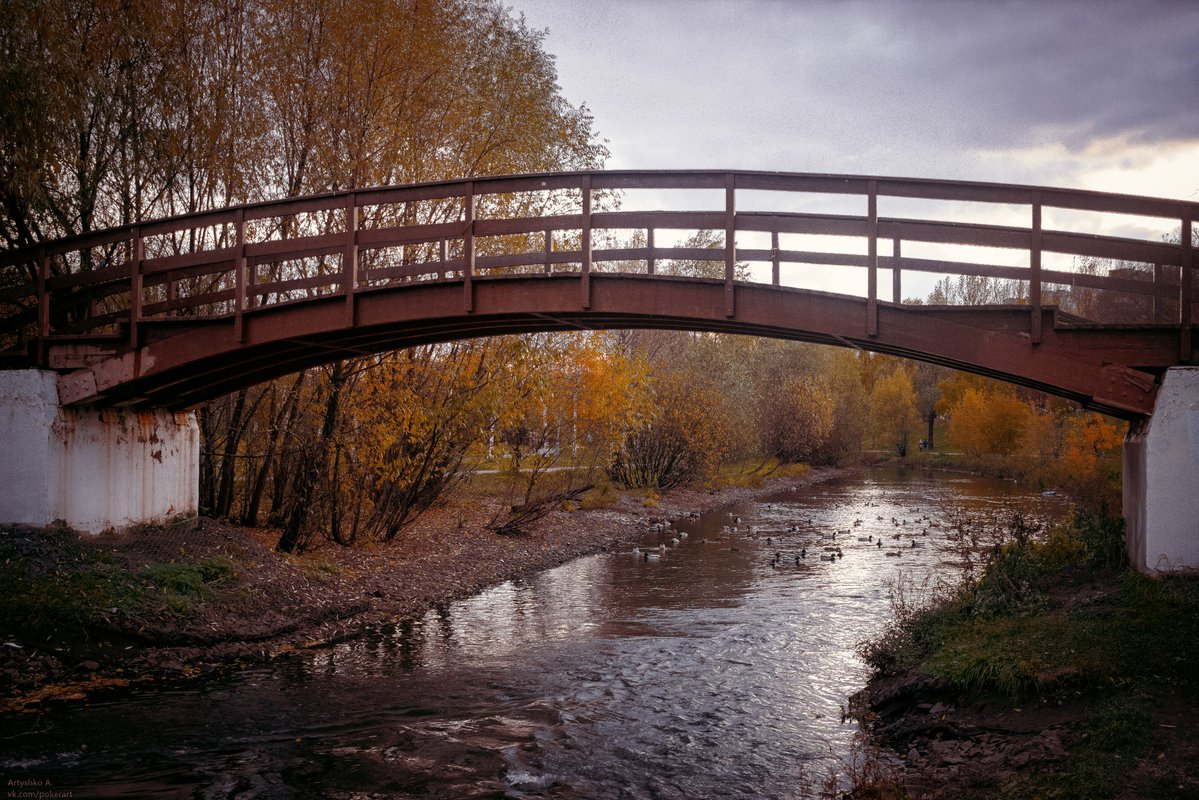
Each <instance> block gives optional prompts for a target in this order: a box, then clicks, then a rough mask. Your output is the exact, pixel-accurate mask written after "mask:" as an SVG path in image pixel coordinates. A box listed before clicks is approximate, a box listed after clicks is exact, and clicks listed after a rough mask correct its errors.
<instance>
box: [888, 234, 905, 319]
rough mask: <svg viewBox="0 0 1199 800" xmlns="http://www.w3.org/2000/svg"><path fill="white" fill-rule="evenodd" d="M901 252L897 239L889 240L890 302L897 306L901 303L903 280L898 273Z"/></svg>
mask: <svg viewBox="0 0 1199 800" xmlns="http://www.w3.org/2000/svg"><path fill="white" fill-rule="evenodd" d="M901 257H902V256H901V250H900V246H899V239H892V240H891V302H892V303H894V304H895V305H899V304H900V303H902V302H903V278H902V274H901V272H900V267H899V264H900V259H901Z"/></svg>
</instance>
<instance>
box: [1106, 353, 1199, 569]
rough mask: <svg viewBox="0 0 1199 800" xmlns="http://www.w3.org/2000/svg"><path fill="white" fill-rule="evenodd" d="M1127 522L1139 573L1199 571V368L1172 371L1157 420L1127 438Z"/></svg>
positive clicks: (1155, 414) (1159, 402)
mask: <svg viewBox="0 0 1199 800" xmlns="http://www.w3.org/2000/svg"><path fill="white" fill-rule="evenodd" d="M1124 523H1125V529H1124V530H1125V541H1126V543H1127V547H1128V558H1129V561H1130V562H1131V563H1132V565H1133V566H1134V567H1135V568H1136V569H1138V570H1140V571H1141V572H1144V573H1146V574H1149V575H1154V574H1158V573H1165V572H1178V571H1183V570H1195V569H1199V367H1173V368H1171V369H1169V370H1167V371H1166V376H1165V378H1164V379H1163V381H1162V386H1161V389H1160V390H1159V391H1158V394H1157V403H1156V405H1155V406H1154V409H1153V416H1151V417H1149V418H1148V419H1147V420H1145V421H1144V422H1143V423H1137V424H1134V426H1133V427H1132V428H1130V429H1129V432H1128V434H1127V435H1126V436H1125V437H1124Z"/></svg>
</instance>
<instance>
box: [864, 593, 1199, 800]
mask: <svg viewBox="0 0 1199 800" xmlns="http://www.w3.org/2000/svg"><path fill="white" fill-rule="evenodd" d="M1171 583H1173V584H1174V585H1173V586H1171V585H1170V584H1171ZM1195 586H1196V582H1195V580H1194V577H1193V576H1192V577H1190V578H1188V577H1185V576H1179V577H1177V578H1174V579H1172V581H1169V582H1167V581H1159V582H1158V583H1153V582H1150V581H1149V580H1148V579H1145V578H1143V577H1141V576H1137V575H1132V574H1130V573H1128V572H1119V571H1114V570H1112V571H1104V572H1088V571H1080V572H1078V573H1069V572H1066V573H1062V574H1060V575H1059V576H1058V581H1057V583H1056V585H1054V587H1053V588H1052V589H1051V591H1050V592H1049V593H1048V595H1047V597H1046V600H1045V604H1044V607H1043V608H1041V609H1040V610H1038V611H1037V612H1035V613H1030V614H1029V615H1027V616H1023V617H1019V618H1016V619H1014V620H1012V621H1010V622H1009V621H1008V620H1003V619H1001V618H990V619H985V620H979V621H976V622H975V623H974V624H975V625H976V626H978V628H979V629H982V628H983V626H993V629H992V628H988V630H993V633H992V634H990V635H993V636H996V637H1004V638H1009V639H1010V638H1016V639H1017V640H1018V641H1017V643H1016V644H1015V645H1014V646H1013V649H1014V651H1015V652H1014V655H1013V656H1012V658H1013V659H1020V658H1025V657H1027V658H1028V660H1029V661H1032V660H1034V659H1035V658H1036V657H1037V654H1036V653H1035V652H1034V651H1035V650H1036V649H1039V648H1043V649H1044V650H1045V651H1054V658H1055V659H1056V660H1057V661H1058V663H1059V666H1057V667H1055V668H1054V669H1050V670H1046V671H1042V672H1040V673H1038V674H1035V675H1034V676H1032V680H1031V681H1030V683H1029V684H1028V685H1027V686H1026V687H1025V688H1024V689H1023V690H1021V691H1020V692H1019V696H1013V695H1012V694H1011V693H1006V692H998V691H994V690H988V689H985V688H984V689H976V690H972V689H970V688H968V687H966V686H963V685H960V684H956V683H953V682H951V681H948V680H945V679H943V678H941V677H937V676H936V675H935V674H933V673H934V672H936V671H937V670H938V669H942V670H944V669H946V668H950V669H954V668H962V667H964V668H966V669H973V670H975V672H976V673H978V674H980V675H982V674H983V673H986V672H988V671H991V672H999V671H1000V670H1002V669H1005V668H1007V667H1008V666H1009V665H1008V664H1005V663H1002V662H1001V661H1000V660H998V659H992V660H989V661H988V660H985V659H983V658H981V657H977V660H975V661H973V662H972V663H970V664H969V665H964V664H961V663H958V664H950V663H949V662H947V661H946V660H944V658H943V657H937V658H930V659H928V660H926V661H925V662H924V663H923V664H921V665H920V666H916V667H912V668H907V669H900V670H891V671H883V672H881V673H876V674H875V675H874V676H873V677H872V679H871V680H870V681H869V683H868V685H867V687H866V688H865V689H864V690H863V691H862V692H860V693H858V694H857V695H855V696H854V697H853V698H851V701H850V702H851V708H852V709H853V710H854V713H855V716H857V717H858V718H859V719H861V720H862V722H863V725H864V728H865V729H866V730H867V731H868V732H869V734H870V735H871V738H872V740H873V741H874V742H876V743H877V744H878V745H880V746H881V747H882V748H884V750H883V751H882V752H881V754H880V755H879V759H880V760H881V761H883V762H885V766H886V769H884V770H882V772H883V773H884V774H886V775H887V776H888V777H889V780H893V781H894V783H893V786H892V788H893V791H891V792H890V793H881V794H870V793H866V792H864V793H861V794H855V795H854V796H860V797H895V798H899V797H907V798H913V799H915V798H919V799H924V798H957V797H975V798H980V799H982V798H1014V797H1037V796H1040V797H1061V798H1080V799H1081V798H1086V799H1087V800H1094V799H1095V798H1117V799H1119V800H1123V799H1125V798H1127V799H1128V800H1131V799H1132V798H1149V797H1161V798H1166V797H1170V798H1174V797H1179V798H1181V797H1199V740H1196V739H1195V737H1194V731H1195V722H1194V720H1195V719H1196V718H1197V716H1199V672H1196V671H1195V669H1194V667H1193V661H1192V656H1191V654H1190V652H1188V650H1190V649H1193V648H1191V646H1190V644H1189V642H1190V640H1191V636H1190V635H1189V634H1188V632H1189V631H1192V630H1193V629H1194V614H1193V608H1194V597H1195ZM1145 596H1150V597H1157V596H1161V597H1164V598H1166V599H1167V602H1163V603H1154V604H1152V605H1149V604H1147V603H1145V601H1144V597H1145ZM1096 620H1098V621H1099V622H1100V624H1099V625H1093V623H1094V622H1095V621H1096ZM1057 623H1061V624H1062V625H1063V626H1066V627H1062V628H1058V627H1054V628H1052V630H1054V631H1055V632H1057V633H1055V634H1054V635H1050V636H1045V637H1043V638H1033V637H1029V636H1028V629H1029V628H1030V627H1037V626H1041V625H1049V624H1054V625H1056V624H1057ZM1088 624H1092V627H1091V628H1090V629H1089V630H1088V631H1087V632H1086V633H1085V634H1081V635H1077V636H1075V637H1072V636H1071V634H1070V633H1069V628H1078V627H1080V626H1084V625H1088ZM959 630H960V629H959ZM1179 637H1183V639H1180V638H1179ZM933 646H934V647H938V646H939V645H935V644H934V645H933ZM937 665H939V666H937ZM984 680H985V679H984V678H981V677H980V678H979V682H980V683H982V682H984Z"/></svg>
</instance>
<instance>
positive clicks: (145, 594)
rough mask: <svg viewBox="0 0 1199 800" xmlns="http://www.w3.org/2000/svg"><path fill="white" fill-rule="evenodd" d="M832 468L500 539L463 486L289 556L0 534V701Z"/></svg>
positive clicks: (204, 668) (357, 617)
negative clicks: (359, 535) (383, 530)
mask: <svg viewBox="0 0 1199 800" xmlns="http://www.w3.org/2000/svg"><path fill="white" fill-rule="evenodd" d="M843 472H844V471H843V470H834V469H820V470H812V471H811V472H810V473H808V474H806V475H803V476H800V477H795V476H789V477H774V478H768V479H765V480H763V481H761V482H760V483H758V484H757V485H753V486H729V487H725V488H721V489H712V490H692V489H682V490H676V491H673V492H670V493H667V494H666V495H664V496H662V497H656V496H649V497H647V496H645V495H644V494H642V493H635V492H613V491H608V492H599V493H597V494H596V495H595V496H593V497H590V498H585V500H584V502H583V503H582V504H581V506H580V507H574V506H570V507H566V508H559V509H556V510H554V511H553V512H551V513H550V515H549V516H547V517H546V518H544V519H542V520H541V521H539V522H538V523H536V524H535V525H533V526H531V527H530V528H529V529H528V530H527V531H526V532H524V533H521V534H519V535H510V536H501V535H497V534H495V533H491V532H488V531H486V530H485V528H484V525H485V523H486V522H487V521H488V520H489V519H490V518H491V515H492V508H491V506H490V504H489V502H488V500H489V498H487V497H486V496H485V495H480V494H478V493H468V494H466V495H464V496H463V497H462V498H461V499H460V500H459V501H457V502H455V503H451V504H448V505H446V506H443V507H441V508H438V509H435V510H433V511H430V512H428V513H427V514H425V515H424V516H422V517H421V518H420V519H419V520H418V521H417V522H416V523H415V524H414V525H413V526H412V527H411V528H410V529H409V530H407V531H405V533H404V534H403V536H402V537H401V540H397V541H396V542H395V543H394V544H392V545H387V546H380V547H377V548H374V549H356V548H355V549H350V548H343V547H339V546H336V545H333V544H326V545H322V546H321V547H318V548H316V549H314V550H312V551H310V552H307V553H305V554H303V555H299V556H289V555H283V554H279V553H276V552H275V551H274V550H273V549H272V546H273V544H274V542H275V540H276V539H277V536H278V533H277V531H273V530H270V529H246V528H239V527H236V526H233V525H229V524H226V523H222V522H219V521H217V520H212V519H207V518H202V517H201V518H191V519H179V520H175V521H173V522H171V523H170V524H167V525H161V526H145V527H141V528H138V529H135V530H132V531H128V532H125V533H122V534H105V535H102V536H99V537H81V536H80V535H79V534H77V533H76V532H74V531H72V530H70V529H67V528H47V529H40V530H35V529H28V528H5V529H0V562H2V563H0V580H2V581H3V583H4V585H5V587H6V593H5V595H4V596H3V597H0V709H7V710H13V709H35V708H36V707H37V705H38V704H39V703H43V702H48V701H52V700H55V699H62V698H70V699H80V698H83V697H86V696H87V695H88V694H89V693H92V692H95V691H99V690H103V689H105V688H107V687H112V686H122V685H126V684H128V683H130V682H136V681H150V680H163V679H167V680H172V679H184V678H186V677H189V676H192V675H197V674H201V673H204V672H208V671H211V670H214V669H221V668H227V667H229V666H231V665H232V666H234V667H236V665H237V664H239V663H248V662H251V661H258V660H264V659H270V658H275V657H278V656H280V655H283V654H286V653H289V652H292V651H295V650H299V649H304V648H313V647H321V646H324V645H327V644H329V643H332V642H335V641H338V640H340V639H343V638H345V637H348V636H353V635H354V634H355V633H357V632H360V631H361V630H363V629H364V628H365V627H367V626H370V625H374V624H381V623H385V622H389V621H394V620H400V619H405V618H412V617H416V616H420V615H422V614H424V613H425V611H427V610H428V609H429V608H431V607H435V606H437V605H439V604H443V603H448V602H450V601H452V600H455V599H458V598H462V597H467V596H470V595H472V594H475V593H477V592H479V591H481V590H483V589H485V588H487V587H489V586H493V585H496V584H498V583H502V582H504V581H506V580H511V579H515V578H521V577H527V576H531V575H534V574H536V573H538V572H540V571H542V570H545V569H548V568H550V567H553V566H557V565H558V564H561V563H564V562H566V561H569V560H571V559H573V558H576V557H578V556H582V555H587V554H590V553H597V552H604V551H610V550H615V549H621V548H624V547H632V546H633V544H634V543H635V542H639V541H642V540H643V539H644V538H645V537H646V536H647V535H649V534H650V533H651V528H650V526H651V525H653V524H655V523H657V522H661V521H664V520H671V519H677V518H680V517H684V516H688V515H695V514H699V513H703V512H705V511H709V510H712V509H715V508H719V507H722V506H726V505H730V504H733V503H737V502H741V501H745V500H750V499H753V498H755V497H761V496H765V495H768V494H772V493H775V492H778V491H782V490H786V489H791V488H796V487H799V486H803V485H808V484H812V483H816V482H819V481H823V480H827V479H829V478H831V477H834V476H836V475H839V474H843Z"/></svg>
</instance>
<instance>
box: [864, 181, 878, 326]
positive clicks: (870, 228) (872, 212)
mask: <svg viewBox="0 0 1199 800" xmlns="http://www.w3.org/2000/svg"><path fill="white" fill-rule="evenodd" d="M866 191H867V195H866V237H867V238H866V335H867V336H878V181H868V182H867V183H866Z"/></svg>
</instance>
